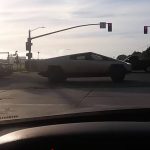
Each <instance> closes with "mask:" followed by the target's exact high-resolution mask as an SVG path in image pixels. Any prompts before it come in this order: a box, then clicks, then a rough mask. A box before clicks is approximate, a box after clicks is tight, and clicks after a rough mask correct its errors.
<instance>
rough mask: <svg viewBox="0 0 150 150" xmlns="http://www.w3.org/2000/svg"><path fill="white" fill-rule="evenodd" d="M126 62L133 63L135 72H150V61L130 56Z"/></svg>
mask: <svg viewBox="0 0 150 150" xmlns="http://www.w3.org/2000/svg"><path fill="white" fill-rule="evenodd" d="M125 62H128V63H131V65H132V69H133V70H144V71H145V72H150V59H144V58H139V57H138V56H130V57H128V58H127V59H126V60H125Z"/></svg>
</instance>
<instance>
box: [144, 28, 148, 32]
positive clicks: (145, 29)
mask: <svg viewBox="0 0 150 150" xmlns="http://www.w3.org/2000/svg"><path fill="white" fill-rule="evenodd" d="M144 34H148V26H144Z"/></svg>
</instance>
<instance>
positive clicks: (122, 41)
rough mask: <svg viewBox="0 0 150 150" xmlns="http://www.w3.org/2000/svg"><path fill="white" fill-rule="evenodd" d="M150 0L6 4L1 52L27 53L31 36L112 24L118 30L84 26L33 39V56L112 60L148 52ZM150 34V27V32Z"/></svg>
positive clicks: (13, 0) (0, 12) (0, 8)
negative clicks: (85, 54) (74, 55)
mask: <svg viewBox="0 0 150 150" xmlns="http://www.w3.org/2000/svg"><path fill="white" fill-rule="evenodd" d="M149 6H150V1H149V0H5V1H4V0H0V29H1V30H0V52H10V53H15V51H18V53H19V55H20V56H25V55H26V48H25V42H26V41H27V37H28V30H29V29H31V30H32V29H35V28H37V27H41V26H44V27H45V28H40V29H38V30H35V31H32V33H31V36H37V35H40V34H44V33H49V32H52V31H55V30H59V29H63V28H67V27H71V26H75V25H81V24H88V23H99V22H107V23H108V22H111V23H112V24H113V32H112V33H110V32H108V31H107V29H100V27H99V26H90V27H84V28H78V29H74V30H70V31H66V32H61V33H58V34H53V35H49V36H45V37H42V38H39V39H35V40H33V41H32V42H33V46H32V52H33V57H34V58H37V57H38V51H39V52H40V58H49V57H55V56H61V55H66V54H72V53H79V52H89V51H92V52H96V53H99V54H103V55H106V56H109V57H116V56H118V55H120V54H126V55H129V54H131V53H132V52H134V51H143V50H145V49H146V48H147V47H148V46H149V45H150V34H149V35H144V34H143V27H144V25H150V9H149ZM149 30H150V29H149Z"/></svg>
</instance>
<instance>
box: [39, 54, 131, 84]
mask: <svg viewBox="0 0 150 150" xmlns="http://www.w3.org/2000/svg"><path fill="white" fill-rule="evenodd" d="M38 70H39V74H40V75H42V76H45V77H48V79H49V81H50V82H58V81H63V80H65V79H66V78H69V77H104V76H109V77H111V79H112V80H113V81H115V82H120V81H123V79H124V78H125V75H126V73H129V72H131V65H130V64H129V63H126V62H122V61H118V60H116V59H112V58H109V57H106V56H102V55H99V54H96V53H93V52H87V53H78V54H73V55H67V56H61V57H56V58H50V59H44V60H40V61H39V64H38Z"/></svg>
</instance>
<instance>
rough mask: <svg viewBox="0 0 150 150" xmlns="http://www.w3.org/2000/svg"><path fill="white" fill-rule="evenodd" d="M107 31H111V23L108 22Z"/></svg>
mask: <svg viewBox="0 0 150 150" xmlns="http://www.w3.org/2000/svg"><path fill="white" fill-rule="evenodd" d="M108 32H112V23H108Z"/></svg>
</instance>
